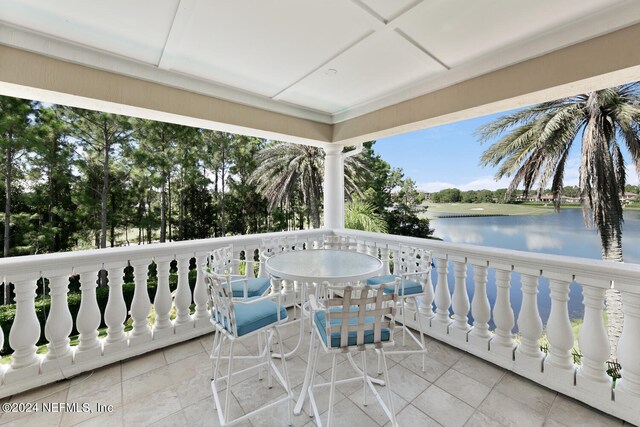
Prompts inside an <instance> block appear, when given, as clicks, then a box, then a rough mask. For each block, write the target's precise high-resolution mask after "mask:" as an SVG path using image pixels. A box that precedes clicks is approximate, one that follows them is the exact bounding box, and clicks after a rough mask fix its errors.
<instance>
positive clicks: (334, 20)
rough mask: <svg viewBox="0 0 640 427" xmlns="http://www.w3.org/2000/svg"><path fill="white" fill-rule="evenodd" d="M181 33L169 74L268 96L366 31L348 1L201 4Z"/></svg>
mask: <svg viewBox="0 0 640 427" xmlns="http://www.w3.org/2000/svg"><path fill="white" fill-rule="evenodd" d="M188 19H189V22H188V23H187V25H185V26H184V31H183V33H182V35H181V40H180V41H179V43H177V44H176V49H172V50H168V51H165V56H166V57H167V58H168V60H169V61H168V62H169V63H170V64H171V69H173V70H176V71H179V72H182V73H185V74H190V75H194V76H198V77H200V78H204V79H207V80H212V81H215V82H219V83H222V84H224V85H228V86H232V87H236V88H239V89H242V90H245V91H248V92H254V93H258V94H261V95H264V96H268V97H271V96H274V95H276V94H277V93H279V92H280V91H282V90H283V89H285V88H287V87H288V86H290V85H291V84H293V83H295V82H296V81H298V80H300V79H301V78H303V77H304V76H306V75H308V74H309V73H311V72H313V71H314V70H316V69H317V68H318V67H320V66H322V64H324V63H325V62H327V61H329V60H331V59H332V58H333V57H335V56H336V55H338V54H340V53H341V52H342V51H344V50H345V49H347V48H348V47H349V46H351V45H353V44H354V43H356V42H357V41H359V40H361V39H362V38H363V37H365V36H366V35H367V34H369V33H370V32H372V31H373V27H374V24H375V19H374V18H373V17H371V16H370V15H368V14H367V13H365V12H364V11H362V9H360V8H359V7H358V6H356V5H355V4H353V3H352V2H348V1H344V0H323V1H319V2H315V1H312V2H308V1H304V2H302V1H299V0H279V1H277V2H265V1H260V0H251V1H228V0H215V1H206V2H205V1H202V2H199V3H198V4H197V6H196V7H195V8H194V10H193V11H192V13H191V16H190V17H189V18H188Z"/></svg>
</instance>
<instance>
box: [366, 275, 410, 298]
mask: <svg viewBox="0 0 640 427" xmlns="http://www.w3.org/2000/svg"><path fill="white" fill-rule="evenodd" d="M398 277H400V276H396V275H394V274H387V275H386V276H377V277H372V278H371V279H367V285H380V284H382V283H393V282H394V281H395V280H396V278H398ZM394 289H395V285H393V284H391V285H388V286H385V288H384V293H385V294H392V293H393V291H394ZM421 293H422V285H421V284H420V283H418V282H416V281H414V280H406V279H405V281H404V292H403V290H402V288H401V287H398V295H400V296H402V295H416V294H421Z"/></svg>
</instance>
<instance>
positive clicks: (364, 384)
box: [360, 351, 369, 406]
mask: <svg viewBox="0 0 640 427" xmlns="http://www.w3.org/2000/svg"><path fill="white" fill-rule="evenodd" d="M360 354H361V355H362V393H363V398H362V404H363V405H364V406H367V388H369V384H367V357H366V355H365V352H364V351H361V352H360Z"/></svg>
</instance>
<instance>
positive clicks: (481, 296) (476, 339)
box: [468, 262, 491, 350]
mask: <svg viewBox="0 0 640 427" xmlns="http://www.w3.org/2000/svg"><path fill="white" fill-rule="evenodd" d="M473 281H474V284H475V290H474V292H473V301H472V302H471V314H472V315H473V328H472V329H471V331H470V332H469V336H468V339H469V343H471V344H472V345H477V346H478V347H481V348H483V349H484V350H486V349H487V348H488V347H487V342H488V341H489V338H491V334H490V333H489V320H491V305H489V298H488V297H487V263H486V262H484V263H483V265H482V264H475V265H474V266H473Z"/></svg>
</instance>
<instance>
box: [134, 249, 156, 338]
mask: <svg viewBox="0 0 640 427" xmlns="http://www.w3.org/2000/svg"><path fill="white" fill-rule="evenodd" d="M131 266H132V267H133V274H134V281H135V291H134V294H133V300H132V301H131V318H132V319H133V329H132V330H131V332H129V345H130V346H133V345H138V344H142V343H146V342H149V341H151V328H149V320H148V318H149V310H150V309H151V301H150V300H149V291H148V290H147V276H148V274H149V262H148V261H144V260H135V261H132V262H131Z"/></svg>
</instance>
